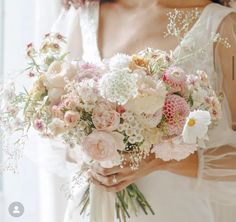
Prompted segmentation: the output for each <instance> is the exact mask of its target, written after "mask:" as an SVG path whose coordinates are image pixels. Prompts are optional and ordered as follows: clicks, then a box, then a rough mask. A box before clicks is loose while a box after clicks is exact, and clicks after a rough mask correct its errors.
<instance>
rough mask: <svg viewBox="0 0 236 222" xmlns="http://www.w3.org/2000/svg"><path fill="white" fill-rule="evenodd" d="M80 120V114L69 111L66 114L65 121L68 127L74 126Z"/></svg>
mask: <svg viewBox="0 0 236 222" xmlns="http://www.w3.org/2000/svg"><path fill="white" fill-rule="evenodd" d="M79 119H80V114H79V113H78V112H75V111H67V112H66V113H65V117H64V121H65V123H66V125H68V126H74V125H76V123H77V122H78V121H79Z"/></svg>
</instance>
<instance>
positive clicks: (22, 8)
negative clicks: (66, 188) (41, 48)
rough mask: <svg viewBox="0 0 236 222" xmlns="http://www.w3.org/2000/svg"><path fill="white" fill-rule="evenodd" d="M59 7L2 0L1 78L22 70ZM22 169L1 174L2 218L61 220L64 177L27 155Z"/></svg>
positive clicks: (44, 1) (45, 0)
mask: <svg viewBox="0 0 236 222" xmlns="http://www.w3.org/2000/svg"><path fill="white" fill-rule="evenodd" d="M60 10H61V4H60V0H20V1H19V0H0V79H3V77H4V76H5V77H7V76H8V75H10V74H11V73H15V72H18V71H19V70H22V67H24V62H25V60H24V58H25V56H24V52H25V47H26V45H27V44H28V43H30V42H32V41H33V42H34V43H36V44H37V42H39V41H41V40H42V37H43V35H44V34H46V33H47V32H49V31H50V29H51V26H52V24H53V22H54V21H55V20H56V18H57V16H58V14H59V13H60ZM0 151H1V149H0ZM0 156H1V153H0ZM0 161H1V158H0ZM19 172H20V173H19V174H17V175H14V174H12V173H4V174H0V221H1V222H14V221H17V222H39V221H40V222H42V221H43V222H60V221H62V218H63V214H64V209H65V203H66V199H65V197H64V194H63V192H60V186H61V184H63V183H64V181H63V179H61V178H59V177H57V176H54V175H52V174H50V173H47V172H46V171H45V170H42V169H38V167H37V166H36V164H34V163H33V162H32V161H31V160H29V159H27V157H24V159H22V160H21V161H20V169H19ZM49 194H50V195H49ZM12 202H21V203H22V204H23V205H24V208H25V212H24V214H23V215H22V216H21V217H19V218H14V217H12V216H10V214H9V213H8V207H9V205H10V204H11V203H12Z"/></svg>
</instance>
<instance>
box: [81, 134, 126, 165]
mask: <svg viewBox="0 0 236 222" xmlns="http://www.w3.org/2000/svg"><path fill="white" fill-rule="evenodd" d="M123 139H124V137H123V135H122V134H120V133H108V132H104V131H94V132H93V133H91V134H90V135H88V136H87V137H86V138H85V140H84V141H83V143H82V150H83V152H84V153H85V154H86V155H87V156H88V157H89V158H91V159H92V160H96V161H99V162H104V161H110V160H113V159H116V158H117V156H118V155H119V154H118V152H117V150H124V148H125V144H124V142H123Z"/></svg>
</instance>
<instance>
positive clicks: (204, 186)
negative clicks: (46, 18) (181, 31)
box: [54, 2, 236, 222]
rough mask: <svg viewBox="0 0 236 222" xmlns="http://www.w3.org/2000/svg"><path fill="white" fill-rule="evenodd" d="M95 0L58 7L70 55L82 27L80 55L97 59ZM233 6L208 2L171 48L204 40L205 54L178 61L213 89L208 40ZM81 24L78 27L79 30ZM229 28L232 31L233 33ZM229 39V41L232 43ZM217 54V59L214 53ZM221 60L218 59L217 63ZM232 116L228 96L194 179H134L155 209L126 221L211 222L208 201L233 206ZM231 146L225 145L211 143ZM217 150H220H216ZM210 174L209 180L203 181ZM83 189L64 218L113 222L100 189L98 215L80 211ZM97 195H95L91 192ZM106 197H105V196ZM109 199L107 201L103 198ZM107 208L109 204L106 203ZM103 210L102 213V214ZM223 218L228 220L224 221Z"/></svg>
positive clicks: (217, 81)
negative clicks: (207, 80)
mask: <svg viewBox="0 0 236 222" xmlns="http://www.w3.org/2000/svg"><path fill="white" fill-rule="evenodd" d="M99 9H100V6H99V3H96V2H94V3H87V4H86V5H85V6H83V7H82V8H80V9H78V10H75V9H73V8H71V9H70V10H69V11H63V12H62V13H61V15H60V17H59V18H58V20H57V22H56V24H55V26H54V31H58V32H61V33H62V34H64V35H65V36H66V37H67V39H68V45H67V49H65V50H67V51H70V52H71V54H70V57H71V59H74V58H76V57H77V56H78V51H77V48H78V47H77V45H78V41H79V40H78V39H77V38H78V33H79V32H81V36H82V42H83V59H84V60H85V61H87V62H94V63H99V62H100V61H101V57H100V53H99V49H98V44H97V39H98V38H97V33H98V24H99ZM232 11H233V9H230V8H226V7H223V6H220V5H218V4H214V3H212V4H209V5H208V6H206V7H205V9H204V10H203V12H202V14H201V16H200V17H199V19H198V21H197V22H196V24H195V25H194V26H193V28H192V29H191V30H190V31H189V33H188V34H187V35H186V36H185V38H184V39H183V41H182V46H183V50H181V52H180V47H179V46H178V47H177V48H176V49H175V51H174V53H181V54H183V55H184V54H186V53H188V51H189V49H190V47H195V48H199V47H202V46H204V45H206V47H207V48H206V49H207V53H206V54H205V55H204V56H203V55H199V54H198V55H195V56H194V57H193V58H192V59H191V60H190V61H188V62H186V63H185V64H182V67H183V68H184V69H185V70H186V71H188V72H189V73H194V72H195V71H196V69H197V68H199V67H201V69H202V70H205V71H206V72H207V73H208V74H209V78H210V80H211V83H212V85H213V87H214V88H215V90H216V91H218V92H219V91H220V90H221V84H222V76H221V75H222V74H221V70H220V67H219V68H218V72H216V71H215V69H216V68H215V67H214V53H216V51H215V50H214V47H213V44H212V43H211V44H207V43H208V41H209V39H210V38H211V37H212V33H216V32H217V31H218V29H219V27H220V25H221V22H222V21H223V20H224V18H226V17H227V18H228V17H230V14H231V12H232ZM229 26H230V27H231V28H230V27H229V29H226V30H231V31H232V32H231V33H227V31H226V32H225V33H226V35H227V36H229V35H230V36H232V38H230V40H231V42H230V43H231V45H232V47H231V49H229V50H232V48H234V49H235V48H236V32H235V27H236V21H232V22H231V23H229ZM79 29H80V31H79ZM233 31H234V34H233ZM232 40H233V42H232ZM218 59H220V58H218ZM219 64H220V63H219ZM231 125H232V121H231V115H230V111H229V107H228V103H227V100H226V99H225V100H224V102H223V118H222V121H221V122H220V124H219V126H218V127H216V128H214V130H211V132H210V134H209V137H210V140H209V142H208V144H207V148H208V149H207V150H199V152H198V153H199V173H198V178H197V179H195V178H188V177H184V176H179V175H175V174H172V173H169V172H164V171H163V172H162V171H157V172H155V173H152V174H151V175H149V176H146V177H144V178H142V179H140V180H139V181H137V183H136V184H137V185H138V187H139V188H140V189H141V190H142V192H143V193H144V195H145V197H146V198H147V200H148V201H149V202H150V203H151V206H152V207H153V209H154V210H155V212H156V215H155V216H152V215H148V216H146V215H143V213H142V212H141V211H140V215H138V217H135V216H133V217H132V218H131V219H130V220H128V221H129V222H144V221H148V222H158V221H159V222H174V221H175V222H216V221H217V218H215V213H214V211H213V208H212V202H217V203H218V204H222V205H225V204H226V205H236V182H235V181H236V166H235V164H234V166H231V165H229V164H227V163H228V161H229V160H230V159H232V158H234V159H235V161H234V162H236V133H235V132H234V131H233V130H232V129H231ZM222 145H230V146H231V147H230V148H229V149H225V150H224V148H216V147H220V146H222ZM220 149H222V151H221V150H220ZM226 176H231V177H232V178H234V179H235V180H234V182H233V181H224V177H226ZM209 177H212V178H213V179H214V180H207V179H206V178H209ZM82 194H83V189H81V190H78V191H77V193H76V196H75V199H74V200H70V201H69V203H68V208H67V211H66V215H65V219H64V222H114V221H117V220H116V219H115V218H114V217H113V213H112V212H110V210H109V209H111V208H113V206H110V205H107V204H108V203H109V196H107V195H106V194H104V192H103V193H100V195H101V196H100V199H98V198H99V197H97V198H93V199H94V202H93V204H92V208H91V209H92V210H93V211H96V212H97V213H100V214H103V216H102V217H101V218H103V219H101V218H100V219H99V218H97V219H92V218H91V217H90V216H89V215H87V216H81V215H80V209H79V208H78V203H79V202H80V199H81V196H82ZM94 195H96V194H94ZM107 198H108V199H107ZM107 201H108V202H107ZM109 207H110V208H109ZM104 212H105V213H104ZM222 222H228V221H227V220H224V221H222Z"/></svg>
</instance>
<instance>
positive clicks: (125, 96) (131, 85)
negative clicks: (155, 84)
mask: <svg viewBox="0 0 236 222" xmlns="http://www.w3.org/2000/svg"><path fill="white" fill-rule="evenodd" d="M137 80H138V74H137V73H130V72H129V70H128V69H122V70H116V71H115V70H114V71H113V72H111V73H108V74H106V75H104V76H103V77H102V78H101V80H100V81H99V91H100V94H101V96H102V97H103V98H105V99H107V100H108V101H110V102H114V103H118V104H119V105H124V104H125V103H127V101H128V100H129V99H131V98H134V97H135V96H137V94H138V89H137Z"/></svg>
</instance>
